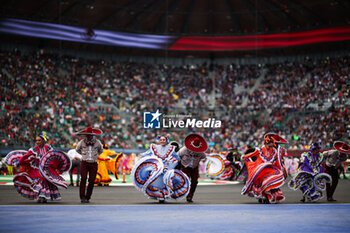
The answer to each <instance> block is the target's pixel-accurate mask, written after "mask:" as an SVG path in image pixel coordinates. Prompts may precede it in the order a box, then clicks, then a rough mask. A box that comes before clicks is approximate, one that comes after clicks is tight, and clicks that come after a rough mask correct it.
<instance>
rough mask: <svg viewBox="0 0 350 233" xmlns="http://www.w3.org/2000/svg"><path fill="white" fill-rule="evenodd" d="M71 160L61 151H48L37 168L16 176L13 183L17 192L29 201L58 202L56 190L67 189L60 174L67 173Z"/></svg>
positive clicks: (30, 168) (33, 167) (28, 168)
mask: <svg viewBox="0 0 350 233" xmlns="http://www.w3.org/2000/svg"><path fill="white" fill-rule="evenodd" d="M70 167H71V160H70V159H69V157H68V156H67V155H66V154H65V153H64V152H61V151H57V150H52V151H48V152H47V153H46V154H45V155H44V156H43V157H42V158H41V159H40V162H39V167H36V166H33V165H31V166H29V167H27V169H26V171H25V172H21V173H18V174H16V175H15V176H14V177H13V183H14V186H15V189H16V190H17V192H18V193H19V194H20V195H21V196H23V197H25V198H27V199H30V200H37V199H39V198H41V197H43V198H45V199H47V200H60V199H61V194H60V192H59V190H58V188H67V183H66V182H65V179H64V178H63V177H61V176H60V174H62V173H64V172H67V171H69V169H70Z"/></svg>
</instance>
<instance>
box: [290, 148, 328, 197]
mask: <svg viewBox="0 0 350 233" xmlns="http://www.w3.org/2000/svg"><path fill="white" fill-rule="evenodd" d="M301 159H302V160H304V161H303V163H302V164H301V166H300V169H299V172H298V173H297V174H296V176H295V177H294V178H293V179H292V180H291V181H290V182H289V184H288V185H289V187H290V188H291V189H293V190H298V189H300V190H301V192H302V193H303V196H304V197H305V198H306V199H307V200H309V201H312V202H315V201H318V200H320V199H321V198H323V194H322V191H324V190H325V189H326V183H331V182H332V178H331V176H329V175H328V174H326V173H323V167H322V164H321V163H322V160H323V155H322V154H321V153H318V154H316V155H314V154H312V153H311V152H310V151H309V152H304V153H302V154H301Z"/></svg>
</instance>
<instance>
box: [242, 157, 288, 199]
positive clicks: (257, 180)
mask: <svg viewBox="0 0 350 233" xmlns="http://www.w3.org/2000/svg"><path fill="white" fill-rule="evenodd" d="M249 169H250V170H249ZM248 174H249V177H248V180H247V182H246V184H245V185H244V187H243V189H242V192H241V194H242V195H248V196H250V197H256V198H258V199H266V198H267V199H268V200H269V202H270V203H278V202H281V201H283V200H284V199H285V197H284V195H283V193H282V191H281V190H280V189H279V188H280V187H281V186H282V185H283V184H284V180H285V178H284V174H283V171H282V170H281V169H279V168H278V167H277V166H275V165H273V164H270V163H262V164H259V165H258V166H256V167H254V168H252V167H250V168H249V167H248Z"/></svg>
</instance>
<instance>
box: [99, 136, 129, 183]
mask: <svg viewBox="0 0 350 233" xmlns="http://www.w3.org/2000/svg"><path fill="white" fill-rule="evenodd" d="M102 145H103V152H102V154H100V155H99V156H98V160H97V164H98V169H97V175H96V179H95V185H98V186H109V184H110V183H112V179H111V177H109V174H108V172H111V173H112V174H113V175H114V176H115V178H116V179H117V180H119V175H118V167H119V163H120V160H121V158H122V157H123V154H122V153H119V154H117V153H116V152H115V151H113V150H110V149H109V147H108V145H107V144H105V143H103V144H102ZM111 156H115V157H114V158H111Z"/></svg>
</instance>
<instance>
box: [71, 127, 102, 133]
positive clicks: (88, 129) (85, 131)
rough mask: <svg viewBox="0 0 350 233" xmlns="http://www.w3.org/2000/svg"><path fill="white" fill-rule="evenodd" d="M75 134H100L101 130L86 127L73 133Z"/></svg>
mask: <svg viewBox="0 0 350 233" xmlns="http://www.w3.org/2000/svg"><path fill="white" fill-rule="evenodd" d="M75 134H76V135H101V134H102V130H100V129H94V128H91V127H87V128H86V129H84V130H82V131H79V132H77V133H75Z"/></svg>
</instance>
